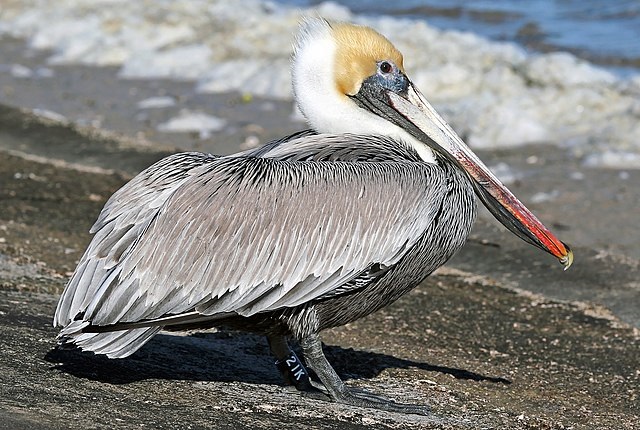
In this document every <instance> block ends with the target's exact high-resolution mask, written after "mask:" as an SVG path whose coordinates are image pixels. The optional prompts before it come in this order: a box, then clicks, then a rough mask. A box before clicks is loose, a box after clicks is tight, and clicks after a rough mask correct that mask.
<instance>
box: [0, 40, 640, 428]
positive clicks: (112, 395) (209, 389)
mask: <svg viewBox="0 0 640 430" xmlns="http://www.w3.org/2000/svg"><path fill="white" fill-rule="evenodd" d="M0 53H1V54H2V55H1V58H2V62H3V63H12V62H16V63H20V64H23V65H25V66H28V67H34V68H35V67H38V66H41V65H42V64H43V57H42V58H41V57H39V56H37V55H36V56H30V57H28V58H26V57H24V55H23V45H22V42H20V41H16V40H3V41H1V42H0ZM52 69H53V71H54V76H53V77H51V78H46V79H21V78H16V77H12V76H10V74H8V73H0V103H1V104H2V105H4V106H1V107H0V184H1V185H0V206H1V207H2V210H1V211H0V296H1V298H0V332H1V333H2V334H3V339H4V340H5V347H4V348H2V350H0V381H1V386H0V389H1V390H2V392H0V417H2V418H3V419H1V420H0V428H14V429H21V428H25V429H26V428H34V429H36V428H52V429H56V428H65V429H66V428H113V427H118V428H175V427H177V426H178V425H180V426H184V427H186V428H254V427H258V428H283V429H286V428H299V427H303V428H305V427H308V428H363V427H369V428H545V429H547V428H554V429H555V428H585V429H586V428H589V429H590V428H601V429H607V428H628V429H633V428H640V425H639V424H638V420H639V419H640V406H638V405H639V404H640V401H639V399H638V394H639V392H638V387H639V386H640V360H639V359H638V357H639V356H640V345H639V333H638V328H637V327H640V283H639V281H638V269H639V267H638V262H639V260H640V244H639V241H638V230H637V220H638V208H639V207H640V187H638V185H639V184H640V172H637V171H627V172H622V171H615V170H602V169H584V168H583V167H581V166H580V164H579V161H578V160H574V159H571V158H570V157H569V156H568V155H567V154H565V153H564V152H563V151H560V150H557V149H556V147H555V146H552V145H547V146H545V145H540V146H530V147H525V148H520V149H517V150H505V151H500V152H492V153H481V154H480V155H481V157H482V158H483V159H485V160H486V161H487V163H488V164H489V165H496V164H498V163H499V162H504V163H507V164H508V165H509V166H511V167H512V169H513V170H514V171H516V172H519V174H520V178H519V179H518V180H517V181H516V182H514V183H513V184H511V185H510V188H511V189H512V190H513V191H514V192H515V193H516V194H517V195H518V196H520V197H521V198H522V200H523V201H525V202H527V203H528V205H529V206H530V208H531V209H532V210H533V211H534V212H535V213H536V214H538V216H539V217H540V218H541V219H542V220H544V221H545V223H547V224H548V225H549V226H550V227H552V229H554V230H556V231H557V232H558V234H559V235H560V236H561V238H562V239H563V240H565V241H566V242H568V243H570V244H572V246H573V248H574V250H575V253H576V262H575V264H574V266H573V267H572V268H571V269H570V270H569V271H567V272H562V270H561V267H560V265H559V264H557V263H556V262H555V261H553V259H551V258H550V257H548V256H546V255H542V254H541V253H540V252H539V251H537V250H535V249H533V248H531V247H529V246H528V245H526V244H524V243H522V242H521V241H519V240H518V239H517V238H514V237H512V235H510V234H509V233H508V232H506V231H505V230H504V229H503V228H502V227H500V226H498V225H496V223H495V222H493V221H492V220H490V219H489V215H487V214H483V215H481V217H480V219H479V221H478V223H477V226H476V228H475V229H474V232H473V234H472V237H471V238H470V240H469V243H468V244H467V246H466V247H465V249H464V250H463V251H462V252H461V253H460V254H459V255H457V256H456V257H455V258H454V259H453V260H452V261H451V263H450V264H449V265H448V266H447V267H446V268H445V269H443V270H441V271H440V272H439V274H438V276H435V277H432V278H431V279H430V280H428V281H427V282H425V283H424V284H422V285H421V286H419V287H418V288H417V289H416V290H415V291H414V292H412V293H411V294H409V295H407V296H406V297H404V298H403V299H401V300H400V301H398V302H397V303H395V304H394V305H392V306H390V307H389V308H387V309H385V310H384V311H382V312H379V313H377V314H375V315H372V316H371V317H368V318H365V319H363V320H361V321H359V322H357V323H355V324H351V325H348V326H345V327H342V328H339V329H335V330H331V331H329V332H327V333H325V335H324V340H325V342H326V344H327V350H328V355H329V356H330V360H331V361H332V362H333V363H335V365H336V367H337V369H338V371H339V372H340V374H341V375H342V376H343V377H344V378H346V379H347V381H348V383H349V384H352V385H356V386H360V387H364V388H367V389H369V390H371V391H375V392H379V393H383V394H385V395H388V396H389V397H393V398H396V399H397V400H400V401H411V402H414V403H415V402H417V403H429V404H430V405H431V406H432V409H433V411H434V415H433V416H432V417H427V418H420V417H413V416H402V415H398V414H386V413H382V412H379V411H372V410H367V409H358V408H349V407H344V406H339V405H333V404H327V403H324V402H319V401H312V400H308V399H304V398H302V397H300V396H299V395H297V394H295V393H290V392H289V391H288V389H287V388H286V387H283V386H282V385H281V383H280V380H279V377H278V374H277V372H276V371H275V369H274V367H273V365H272V363H271V362H272V360H271V358H270V357H269V354H268V351H267V347H266V343H265V342H264V341H263V340H262V339H260V338H258V337H255V336H251V335H246V334H239V333H214V332H208V333H189V334H187V335H185V336H175V335H161V336H158V337H157V338H156V339H154V340H153V341H152V342H150V344H149V345H148V346H145V347H144V348H143V349H142V350H141V351H139V352H138V353H136V354H135V355H133V356H132V357H130V358H128V359H125V360H118V361H110V360H107V359H105V358H103V357H95V356H92V355H91V354H80V353H78V352H74V351H71V352H68V351H64V352H62V351H58V350H56V349H55V348H54V346H55V341H54V338H55V334H56V331H55V330H54V329H53V328H52V327H51V326H50V321H51V316H52V314H53V309H54V307H55V301H56V295H57V294H59V292H60V289H61V288H62V286H63V285H64V282H65V280H66V277H67V276H68V275H69V272H70V271H72V270H73V268H74V266H75V262H76V261H77V259H78V258H79V257H80V255H81V253H82V252H83V250H84V247H85V246H86V244H87V242H88V240H89V236H88V234H87V231H88V228H89V226H90V225H91V223H92V222H93V221H94V219H95V217H96V215H97V213H98V212H99V210H100V208H101V207H102V205H103V204H104V202H105V200H106V199H107V198H108V197H109V195H110V194H111V193H112V192H113V191H115V190H116V189H117V188H118V187H119V186H121V185H122V184H123V183H124V182H125V181H126V180H127V179H128V178H130V177H131V176H132V175H133V174H135V173H136V172H138V171H139V170H141V169H142V168H144V167H146V166H148V165H149V164H151V163H152V162H153V161H155V160H157V159H159V158H161V157H162V156H164V155H166V154H168V153H169V152H171V151H173V150H175V148H182V149H201V150H205V151H209V152H215V153H230V152H234V151H236V150H238V149H240V148H242V147H246V146H247V145H249V144H255V142H256V140H257V141H261V142H264V141H266V140H268V139H270V138H273V137H278V136H281V135H284V134H285V133H287V132H290V131H294V130H297V129H300V128H301V127H302V125H301V124H300V123H298V122H295V121H292V120H291V118H290V116H291V112H292V107H291V105H290V104H288V103H283V102H275V101H271V100H257V99H248V98H246V97H242V95H238V94H227V95H216V96H210V97H209V96H207V97H205V96H202V95H198V94H195V93H194V92H193V89H192V84H190V83H175V82H166V81H122V80H118V79H117V78H116V75H115V71H114V70H112V69H92V68H84V67H54V68H52ZM167 94H168V95H172V96H174V97H175V98H176V100H177V101H178V104H177V105H176V106H175V107H171V108H167V109H162V110H158V111H153V112H146V111H141V110H139V109H137V108H136V103H137V102H138V101H140V100H142V99H144V98H147V97H151V96H156V95H167ZM9 106H13V107H9ZM16 107H23V108H29V109H34V108H37V109H46V110H50V111H54V112H57V113H59V114H62V115H64V116H65V117H67V118H69V119H72V120H74V121H76V122H77V123H79V124H84V125H83V126H76V125H68V124H59V123H54V122H51V121H47V120H42V119H41V118H38V117H35V116H33V115H31V114H29V113H26V112H24V111H21V110H19V109H16ZM184 108H187V109H191V110H202V111H205V112H208V113H210V114H213V115H216V116H220V117H224V118H226V119H228V121H229V123H228V127H226V128H225V129H224V130H222V131H221V132H219V133H214V134H213V135H211V136H210V137H209V138H207V139H200V137H199V136H197V135H190V134H180V135H178V134H176V135H172V134H163V133H159V132H157V131H156V128H155V127H156V125H157V124H158V123H160V122H162V121H165V120H166V119H167V118H170V117H171V116H175V115H176V114H177V113H178V112H179V111H180V109H184ZM94 126H99V127H100V128H99V129H96V128H95V127H94ZM540 193H542V194H540ZM530 202H531V203H530Z"/></svg>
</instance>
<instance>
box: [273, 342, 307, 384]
mask: <svg viewBox="0 0 640 430" xmlns="http://www.w3.org/2000/svg"><path fill="white" fill-rule="evenodd" d="M276 366H277V367H278V370H280V373H282V376H283V377H284V380H285V382H286V383H287V384H289V385H294V386H295V387H296V388H297V389H298V390H300V391H307V390H309V389H310V388H311V382H310V381H309V373H308V372H307V369H305V367H304V365H303V364H302V362H301V361H300V359H299V358H298V356H297V355H296V354H295V353H294V352H293V351H290V352H289V355H288V356H287V357H286V358H284V359H283V360H278V361H276Z"/></svg>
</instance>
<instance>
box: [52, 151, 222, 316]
mask: <svg viewBox="0 0 640 430" xmlns="http://www.w3.org/2000/svg"><path fill="white" fill-rule="evenodd" d="M215 159H216V157H214V156H211V155H208V154H202V153H196V152H188V153H181V154H175V155H171V156H169V157H166V158H163V159H162V160H160V161H158V162H157V163H156V164H154V165H152V166H151V167H149V168H147V169H146V170H144V171H143V172H141V173H140V174H139V175H138V176H136V177H135V178H134V179H132V180H131V181H130V182H129V183H127V184H126V185H125V186H123V187H122V188H121V189H120V190H118V191H116V192H115V193H114V194H113V195H112V196H111V198H110V199H109V200H108V201H107V203H106V204H105V206H104V208H103V209H102V211H101V212H100V215H99V216H98V219H97V220H96V222H95V223H94V225H93V227H91V233H94V234H95V236H94V237H93V240H92V241H91V243H90V244H89V246H88V247H87V250H86V251H85V253H84V255H83V256H82V258H81V260H80V262H79V263H78V268H77V269H76V271H75V272H74V274H73V276H72V277H71V279H70V280H69V282H68V283H67V286H66V287H65V291H64V292H63V293H62V297H61V299H60V301H59V302H58V306H57V309H56V313H55V316H54V325H61V326H66V325H68V324H69V323H70V322H71V321H73V320H74V319H75V318H76V317H78V316H79V315H81V314H82V313H83V312H85V310H86V309H87V308H88V307H90V306H92V305H93V307H94V308H95V304H96V297H101V298H102V297H104V296H105V295H106V294H107V295H108V291H111V289H112V288H111V289H110V288H108V287H109V285H110V284H109V283H105V280H107V278H109V277H110V276H111V275H112V274H113V273H116V274H117V275H118V276H120V279H125V276H122V275H123V274H122V273H121V270H118V271H117V272H114V270H113V269H114V268H115V267H116V266H118V265H119V264H120V263H121V261H122V260H123V255H124V254H126V252H127V250H128V249H130V248H131V247H132V246H133V245H134V244H135V243H136V242H137V240H138V239H139V238H140V237H141V236H142V235H143V232H144V230H145V229H146V228H147V227H148V225H149V224H150V223H151V221H152V220H153V218H154V217H155V216H156V215H157V213H158V210H159V208H160V207H162V205H163V204H164V202H166V200H167V199H168V198H169V196H171V194H172V193H173V191H175V189H177V188H178V187H179V186H180V185H181V184H182V183H183V182H184V181H185V180H186V179H188V178H189V177H190V175H192V174H193V172H194V170H197V168H198V167H200V166H203V165H205V164H207V163H210V162H212V161H213V160H215ZM101 289H102V290H101Z"/></svg>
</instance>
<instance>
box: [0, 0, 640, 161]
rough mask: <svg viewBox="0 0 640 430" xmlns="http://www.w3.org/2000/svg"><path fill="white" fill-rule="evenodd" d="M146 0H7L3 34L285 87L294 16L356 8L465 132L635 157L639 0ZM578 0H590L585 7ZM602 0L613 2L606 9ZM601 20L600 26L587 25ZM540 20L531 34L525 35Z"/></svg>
mask: <svg viewBox="0 0 640 430" xmlns="http://www.w3.org/2000/svg"><path fill="white" fill-rule="evenodd" d="M152 3H153V7H149V3H148V2H145V1H129V0H57V1H55V2H48V1H43V0H3V1H2V3H1V4H0V37H2V35H3V34H7V35H11V36H13V37H20V38H24V39H26V40H27V41H28V45H29V49H32V50H47V52H50V53H51V54H50V56H49V58H48V60H47V63H48V64H45V65H44V66H45V68H42V70H47V69H46V66H48V65H56V64H83V65H91V66H107V65H108V66H116V67H118V68H119V76H120V77H121V78H122V79H129V78H143V79H144V78H157V77H161V78H168V79H175V80H181V81H184V80H186V81H189V82H193V85H194V89H195V91H197V92H201V93H216V92H230V91H237V92H241V93H243V94H253V95H257V96H263V97H270V98H275V99H280V100H291V99H292V93H291V80H290V75H289V61H290V56H291V49H292V42H293V37H294V36H293V35H294V34H295V32H296V31H297V28H298V25H299V22H300V20H301V19H302V18H303V17H305V16H323V17H325V18H327V19H332V20H342V21H352V22H355V23H358V24H364V25H369V26H371V27H373V28H375V29H377V30H378V31H380V32H381V33H382V34H384V35H386V36H387V37H388V38H389V39H390V40H391V41H392V42H394V44H396V46H397V47H398V48H399V49H400V50H401V51H402V52H403V54H404V57H405V66H406V68H407V70H408V72H409V75H410V77H411V79H412V80H413V82H414V83H415V84H416V85H417V86H418V87H419V88H420V89H421V90H422V91H423V92H424V93H425V95H426V96H427V98H429V99H430V100H431V101H432V103H434V105H435V106H436V108H437V109H438V110H439V111H440V112H441V113H442V114H443V115H444V116H445V118H446V119H447V120H448V121H449V122H450V123H451V124H452V126H453V127H454V128H455V129H456V130H457V131H458V133H460V134H461V136H462V137H463V138H464V139H465V140H466V141H467V142H468V143H469V144H470V145H471V146H473V147H476V148H484V149H498V148H503V147H514V146H519V145H525V144H529V143H542V144H549V145H553V146H556V147H561V148H564V149H565V150H567V151H570V152H571V154H572V155H573V156H574V157H577V158H578V159H580V160H582V162H583V164H584V166H585V167H613V168H640V139H639V138H638V136H640V73H636V70H635V69H634V68H633V67H631V65H632V63H633V61H635V60H634V59H637V50H638V49H640V48H639V47H638V46H637V45H639V44H634V43H633V42H630V41H629V40H628V39H629V38H631V37H632V36H633V37H635V40H640V39H639V38H638V37H637V34H636V33H637V32H638V31H640V25H635V26H634V25H628V26H627V25H626V24H625V25H623V24H624V23H626V21H627V20H631V21H633V20H635V21H634V22H635V23H636V24H638V22H637V20H638V12H637V9H634V5H635V4H636V3H635V2H630V1H619V2H606V1H601V2H596V1H595V0H587V1H584V2H578V1H572V0H567V1H560V0H558V1H552V0H547V1H543V0H533V1H528V2H524V1H523V2H517V1H515V0H514V1H506V0H496V1H491V2H488V1H486V2H482V1H464V2H463V1H462V0H451V1H446V2H445V1H444V0H428V1H421V2H417V1H400V2H393V4H392V2H387V3H388V4H385V3H384V2H382V1H379V0H378V1H371V0H370V1H363V2H356V1H352V2H348V1H344V2H342V3H335V2H323V3H319V4H316V3H315V2H301V1H297V2H296V1H285V0H282V1H279V2H273V1H267V0H236V1H233V2H228V1H225V0H188V1H186V0H185V1H169V0H158V1H154V2H152ZM311 3H313V4H311ZM524 4H526V5H527V6H526V7H525V6H523V5H524ZM564 4H568V5H574V7H573V9H571V12H570V13H569V12H566V13H565V12H562V13H561V9H562V8H564V6H562V8H561V5H564ZM584 4H587V5H592V8H591V9H589V8H588V7H585V8H583V9H581V8H580V5H584ZM597 4H601V5H610V4H613V6H609V7H608V9H607V10H608V11H609V12H606V11H604V9H602V8H597V7H596V5H597ZM624 5H627V7H626V8H625V7H623V6H624ZM602 7H604V6H602ZM554 8H555V9H557V11H556V12H554V13H551V9H554ZM596 9H597V10H596ZM562 10H564V9H562ZM580 10H583V11H584V10H587V11H589V12H588V13H587V12H584V13H583V15H580ZM543 12H544V13H546V14H547V15H548V18H544V17H543ZM547 15H544V16H547ZM580 16H582V18H580V19H578V17H580ZM607 16H609V17H610V19H612V20H614V21H615V22H616V24H615V26H617V27H618V30H619V31H618V34H617V36H616V37H619V38H618V39H613V35H611V37H612V39H611V40H612V42H606V41H605V39H607V38H608V37H609V34H610V33H615V31H613V30H611V29H609V27H608V26H609V24H606V25H605V23H606V22H608V20H607V19H606V17H607ZM554 20H555V21H554ZM580 20H582V22H583V24H584V29H585V31H586V33H582V32H581V31H582V30H581V29H582V27H581V26H579V25H577V24H575V25H574V27H573V28H574V30H571V25H570V23H571V22H578V21H580ZM593 20H596V21H599V22H601V24H596V23H593V22H591V21H593ZM615 26H614V27H615ZM578 27H579V28H578ZM627 27H628V28H627ZM536 28H537V29H538V30H535V31H534V29H536ZM523 29H524V30H523ZM554 29H555V30H554ZM460 30H464V31H460ZM596 30H597V31H600V32H601V34H603V35H607V36H606V37H604V36H603V37H595V36H593V34H595V33H594V32H596V33H597V31H596ZM526 34H529V35H530V36H527V37H524V35H526ZM536 34H538V35H539V37H538V36H536V37H538V40H539V43H538V44H537V45H536V44H531V42H526V40H534V39H535V37H534V36H533V35H536ZM514 35H515V36H514ZM597 39H599V40H597ZM605 42H606V43H605ZM623 42H624V43H623ZM625 44H626V45H625ZM623 46H629V49H626V48H624V49H622V47H623ZM580 50H582V51H583V52H584V53H580V52H579V51H580ZM634 50H635V51H634ZM634 52H635V53H634ZM585 53H586V54H585ZM607 58H609V59H610V60H608V61H598V63H599V64H596V63H594V62H593V61H595V59H607ZM613 59H615V61H614V60H613ZM602 63H606V64H604V65H603V64H602ZM623 63H624V64H626V66H628V67H625V68H624V72H622V69H621V68H620V67H619V66H621V65H622V64H623ZM0 73H17V74H20V75H22V76H31V77H32V78H34V79H35V78H37V79H47V77H46V75H43V74H42V73H39V71H38V70H26V69H25V67H24V66H22V65H19V64H2V59H1V58H0ZM155 102H156V101H154V103H155ZM164 102H166V101H164ZM292 110H293V108H292ZM185 123H189V124H193V123H198V124H202V130H201V132H202V135H204V136H206V135H207V134H208V133H210V132H211V129H215V128H216V127H219V126H221V124H224V118H211V117H206V118H204V117H202V118H182V117H181V118H177V119H176V121H175V123H168V124H166V127H164V128H163V130H162V131H163V132H179V131H180V130H179V129H180V127H184V124H185ZM214 123H215V124H214Z"/></svg>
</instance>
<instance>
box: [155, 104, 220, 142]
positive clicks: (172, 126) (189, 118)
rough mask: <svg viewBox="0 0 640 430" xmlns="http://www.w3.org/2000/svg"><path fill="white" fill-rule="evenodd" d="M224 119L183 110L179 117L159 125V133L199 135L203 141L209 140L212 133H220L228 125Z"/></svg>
mask: <svg viewBox="0 0 640 430" xmlns="http://www.w3.org/2000/svg"><path fill="white" fill-rule="evenodd" d="M226 123H227V122H226V121H225V120H224V119H222V118H217V117H215V116H211V115H207V114H206V113H203V112H191V111H188V110H183V111H182V112H180V114H179V115H178V116H177V117H174V118H171V119H169V120H168V121H167V122H163V123H162V124H159V125H158V131H162V132H165V133H198V134H199V136H200V138H201V139H206V138H208V137H209V136H210V135H211V133H212V132H214V131H220V130H222V129H223V128H224V126H225V125H226Z"/></svg>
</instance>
